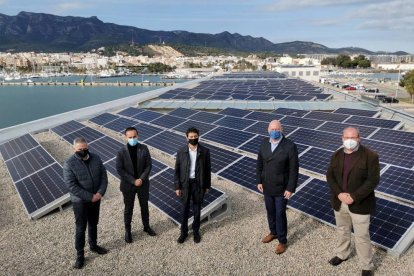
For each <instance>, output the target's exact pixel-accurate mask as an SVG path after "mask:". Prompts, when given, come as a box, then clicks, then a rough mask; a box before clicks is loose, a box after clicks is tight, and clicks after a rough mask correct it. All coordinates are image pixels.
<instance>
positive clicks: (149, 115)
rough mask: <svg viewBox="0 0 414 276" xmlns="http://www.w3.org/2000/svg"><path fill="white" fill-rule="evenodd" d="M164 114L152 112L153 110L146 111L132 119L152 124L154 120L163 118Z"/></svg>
mask: <svg viewBox="0 0 414 276" xmlns="http://www.w3.org/2000/svg"><path fill="white" fill-rule="evenodd" d="M162 115H163V114H162V113H159V112H155V111H151V110H145V111H144V112H140V113H138V114H136V115H134V116H132V118H134V119H137V120H140V121H142V122H144V123H145V122H146V123H148V122H151V121H152V120H154V119H157V118H159V117H161V116H162Z"/></svg>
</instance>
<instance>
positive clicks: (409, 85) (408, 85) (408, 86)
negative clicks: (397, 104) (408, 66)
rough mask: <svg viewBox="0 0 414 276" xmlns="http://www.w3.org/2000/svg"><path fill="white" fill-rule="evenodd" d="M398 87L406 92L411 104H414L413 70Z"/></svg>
mask: <svg viewBox="0 0 414 276" xmlns="http://www.w3.org/2000/svg"><path fill="white" fill-rule="evenodd" d="M399 85H400V86H401V87H404V88H405V90H407V92H408V94H410V96H411V102H412V103H413V102H414V70H412V71H410V72H408V73H407V74H406V75H405V76H404V77H403V78H402V79H401V80H400V83H399Z"/></svg>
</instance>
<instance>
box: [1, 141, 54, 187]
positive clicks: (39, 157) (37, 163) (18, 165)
mask: <svg viewBox="0 0 414 276" xmlns="http://www.w3.org/2000/svg"><path fill="white" fill-rule="evenodd" d="M55 162H56V161H55V160H54V159H53V158H52V157H51V156H50V154H49V153H48V152H47V151H45V150H44V149H43V148H42V147H41V146H37V147H35V148H33V149H31V150H29V151H26V152H25V153H24V154H20V155H18V156H16V157H14V158H11V159H9V160H7V161H6V162H5V163H6V166H7V169H8V170H9V173H10V176H11V177H12V179H13V181H14V182H17V181H18V180H20V179H22V178H24V177H26V176H28V175H30V174H32V173H34V172H36V171H39V170H41V169H43V168H44V167H46V166H48V165H51V164H53V163H55Z"/></svg>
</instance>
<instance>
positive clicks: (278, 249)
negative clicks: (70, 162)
mask: <svg viewBox="0 0 414 276" xmlns="http://www.w3.org/2000/svg"><path fill="white" fill-rule="evenodd" d="M285 251H286V244H284V243H279V244H278V245H277V246H276V254H282V253H283V252H285Z"/></svg>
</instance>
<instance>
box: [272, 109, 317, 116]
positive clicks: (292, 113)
mask: <svg viewBox="0 0 414 276" xmlns="http://www.w3.org/2000/svg"><path fill="white" fill-rule="evenodd" d="M273 113H276V114H282V115H289V116H295V117H303V116H305V115H306V114H307V113H309V110H300V109H293V108H284V107H280V108H277V109H276V110H275V111H273Z"/></svg>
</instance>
